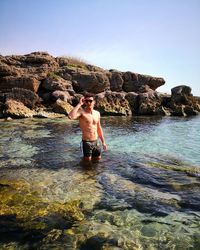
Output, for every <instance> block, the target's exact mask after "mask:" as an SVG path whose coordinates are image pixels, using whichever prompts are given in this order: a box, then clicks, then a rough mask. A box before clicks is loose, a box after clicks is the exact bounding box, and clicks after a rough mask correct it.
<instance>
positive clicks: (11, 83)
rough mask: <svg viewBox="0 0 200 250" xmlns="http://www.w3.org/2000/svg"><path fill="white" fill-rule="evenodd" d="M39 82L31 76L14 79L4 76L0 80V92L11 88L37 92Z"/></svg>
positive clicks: (13, 77)
mask: <svg viewBox="0 0 200 250" xmlns="http://www.w3.org/2000/svg"><path fill="white" fill-rule="evenodd" d="M39 86H40V82H39V81H38V80H37V79H36V78H34V77H31V76H23V77H15V76H5V77H1V78H0V90H11V89H12V88H24V89H29V90H31V91H33V92H35V93H36V92H37V91H38V88H39Z"/></svg>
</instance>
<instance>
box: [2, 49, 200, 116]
mask: <svg viewBox="0 0 200 250" xmlns="http://www.w3.org/2000/svg"><path fill="white" fill-rule="evenodd" d="M164 83H165V80H164V79H163V78H160V77H152V76H149V75H143V74H137V73H133V72H129V71H128V72H120V71H118V70H109V71H108V70H104V69H102V68H100V67H97V66H94V65H90V64H87V63H84V62H82V61H81V60H78V59H76V58H70V57H69V58H67V57H57V58H55V57H53V56H51V55H49V54H48V53H46V52H33V53H30V54H27V55H23V56H20V55H13V56H2V55H0V102H1V103H2V105H1V107H4V105H5V102H6V100H8V99H13V100H16V101H17V102H21V103H23V104H24V105H25V106H27V107H30V108H35V107H36V108H37V107H41V103H43V105H45V106H46V107H52V105H53V103H54V102H55V101H56V100H57V99H61V100H63V101H65V102H68V103H69V104H70V105H73V106H75V105H76V104H77V103H78V102H79V99H80V97H82V95H81V93H83V92H84V91H87V92H92V93H94V94H97V106H98V105H99V106H98V108H99V109H100V111H101V112H102V113H103V114H108V115H109V114H112V115H116V114H118V115H127V114H128V115H129V114H131V113H132V114H137V115H170V114H171V115H180V116H186V115H195V114H198V113H199V112H200V99H199V98H198V97H193V95H192V94H191V88H190V87H189V86H185V85H180V86H177V87H175V88H173V89H172V94H171V95H165V94H159V93H157V92H155V90H156V89H157V88H158V87H160V86H162V85H163V84H164ZM19 89H20V90H19ZM22 89H24V90H22ZM26 90H27V91H30V92H26ZM110 90H111V91H110ZM33 92H34V93H35V94H34V93H33ZM102 92H103V93H102ZM39 97H40V98H39ZM0 112H1V113H2V108H1V109H0ZM39 116H43V115H39ZM44 116H47V115H46V114H44Z"/></svg>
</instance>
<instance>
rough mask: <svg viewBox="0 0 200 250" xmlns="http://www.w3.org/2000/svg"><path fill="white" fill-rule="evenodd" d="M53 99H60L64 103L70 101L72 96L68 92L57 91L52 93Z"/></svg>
mask: <svg viewBox="0 0 200 250" xmlns="http://www.w3.org/2000/svg"><path fill="white" fill-rule="evenodd" d="M52 98H53V100H55V101H56V100H57V99H60V100H62V101H64V102H67V101H68V100H70V99H71V96H70V94H69V93H68V91H62V90H55V91H54V92H53V93H52Z"/></svg>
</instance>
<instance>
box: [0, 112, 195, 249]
mask: <svg viewBox="0 0 200 250" xmlns="http://www.w3.org/2000/svg"><path fill="white" fill-rule="evenodd" d="M199 125H200V117H193V118H174V117H173V118H161V117H105V118H102V127H103V130H104V134H105V138H106V141H107V144H108V148H109V149H108V151H107V152H103V158H102V160H101V161H100V162H92V163H90V164H85V163H83V162H82V160H81V155H82V153H81V150H80V141H81V132H80V129H79V126H78V123H77V121H70V120H68V119H67V118H63V119H59V120H58V119H57V120H50V119H22V120H14V121H7V122H1V123H0V131H1V134H0V153H1V154H0V248H1V249H54V248H55V249H82V250H83V249H87V250H90V249H128V250H129V249H130V250H132V249H145V250H146V249H149V250H150V249H151V250H152V249H200V230H199V229H200V154H199V148H200V126H199Z"/></svg>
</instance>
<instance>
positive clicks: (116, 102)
mask: <svg viewBox="0 0 200 250" xmlns="http://www.w3.org/2000/svg"><path fill="white" fill-rule="evenodd" d="M96 108H97V109H98V110H99V111H100V113H101V114H103V115H125V116H127V115H131V114H132V111H131V106H130V104H129V102H128V100H127V99H126V98H125V93H122V92H111V91H106V92H103V93H100V94H98V95H96Z"/></svg>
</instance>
